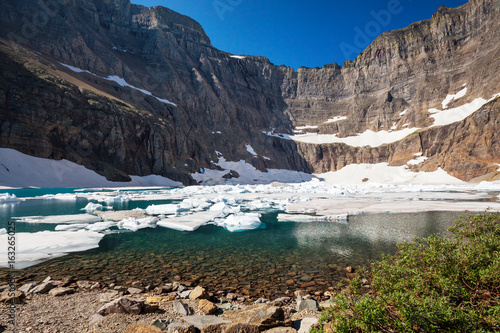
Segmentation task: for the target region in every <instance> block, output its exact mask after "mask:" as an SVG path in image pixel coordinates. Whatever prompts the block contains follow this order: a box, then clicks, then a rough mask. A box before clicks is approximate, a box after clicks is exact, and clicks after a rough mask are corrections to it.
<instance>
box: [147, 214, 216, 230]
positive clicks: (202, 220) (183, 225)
mask: <svg viewBox="0 0 500 333" xmlns="http://www.w3.org/2000/svg"><path fill="white" fill-rule="evenodd" d="M219 216H220V212H199V213H194V214H191V215H185V216H177V217H172V218H166V219H161V220H160V221H159V222H158V223H157V225H158V226H160V227H164V228H169V229H174V230H179V231H194V230H196V229H198V228H199V227H201V226H202V225H206V224H207V223H209V222H211V221H213V220H214V219H215V218H217V217H219Z"/></svg>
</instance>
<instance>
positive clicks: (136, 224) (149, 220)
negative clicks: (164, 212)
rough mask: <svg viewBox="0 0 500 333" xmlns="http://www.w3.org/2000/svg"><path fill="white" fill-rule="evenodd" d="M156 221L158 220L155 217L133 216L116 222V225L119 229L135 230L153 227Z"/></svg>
mask: <svg viewBox="0 0 500 333" xmlns="http://www.w3.org/2000/svg"><path fill="white" fill-rule="evenodd" d="M157 222H158V218H157V217H145V218H142V219H135V218H133V217H129V218H127V219H125V220H121V221H120V222H118V223H117V224H116V226H117V227H118V228H119V229H127V230H132V231H137V230H139V229H145V228H155V227H156V223H157Z"/></svg>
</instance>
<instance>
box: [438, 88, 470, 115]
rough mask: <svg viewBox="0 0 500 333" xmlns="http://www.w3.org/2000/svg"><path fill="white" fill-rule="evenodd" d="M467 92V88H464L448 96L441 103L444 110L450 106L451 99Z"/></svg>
mask: <svg viewBox="0 0 500 333" xmlns="http://www.w3.org/2000/svg"><path fill="white" fill-rule="evenodd" d="M466 93H467V88H463V89H462V90H460V91H459V92H457V93H456V94H453V95H448V96H446V98H445V99H444V101H443V102H442V103H441V105H442V106H443V110H444V109H446V108H447V107H448V104H450V102H451V101H453V100H455V99H459V98H462V97H464V96H465V94H466Z"/></svg>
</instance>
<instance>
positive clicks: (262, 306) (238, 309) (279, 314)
mask: <svg viewBox="0 0 500 333" xmlns="http://www.w3.org/2000/svg"><path fill="white" fill-rule="evenodd" d="M346 270H347V271H350V272H349V274H353V272H352V268H350V267H347V268H346ZM329 289H330V290H329V291H326V292H317V291H314V289H312V288H308V290H306V289H299V290H295V291H294V292H291V291H290V292H289V293H288V295H287V296H284V297H279V298H276V299H265V298H258V299H255V298H252V297H251V296H250V295H245V292H244V291H243V292H240V293H233V292H225V291H216V292H211V291H209V290H208V288H207V289H206V288H204V287H202V286H198V285H194V284H191V283H181V282H173V283H165V284H162V285H160V286H153V285H145V284H143V283H142V282H140V281H128V282H127V283H126V284H124V285H116V284H115V283H109V284H108V283H104V282H97V281H88V280H76V279H75V278H71V277H66V278H63V279H60V280H53V279H51V278H50V277H47V278H46V279H45V280H44V281H41V282H28V283H24V284H23V285H21V286H19V287H18V288H17V289H16V291H15V295H12V293H9V286H8V285H3V286H0V292H1V297H0V309H1V311H0V312H1V315H0V332H4V333H8V332H15V333H24V332H26V333H27V332H41V333H49V332H50V333H55V332H59V333H71V332H79V333H91V332H92V333H97V332H98V333H101V332H102V333H107V332H110V333H111V332H127V333H134V332H153V333H154V332H172V333H174V332H179V333H187V332H192V333H195V332H220V333H230V332H263V331H271V332H276V333H279V332H290V333H293V332H300V333H304V332H308V331H309V329H310V327H311V326H312V325H317V319H318V318H319V316H320V312H319V310H320V309H321V307H327V306H328V305H329V299H330V297H331V296H332V295H333V292H334V291H333V290H334V288H333V287H330V288H329ZM12 296H13V297H12ZM14 304H15V306H14ZM12 308H13V309H14V311H15V315H16V321H15V326H13V325H12V324H10V323H9V318H8V313H9V310H10V309H12Z"/></svg>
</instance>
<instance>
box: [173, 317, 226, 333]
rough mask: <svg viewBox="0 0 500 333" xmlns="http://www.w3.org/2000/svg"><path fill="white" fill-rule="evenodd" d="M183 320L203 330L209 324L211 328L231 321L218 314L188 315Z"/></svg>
mask: <svg viewBox="0 0 500 333" xmlns="http://www.w3.org/2000/svg"><path fill="white" fill-rule="evenodd" d="M182 320H183V321H185V322H186V323H188V324H190V325H192V326H194V327H196V328H197V329H199V330H201V331H203V329H204V328H206V327H208V326H210V327H211V328H215V326H221V325H223V324H230V323H231V322H230V321H229V320H226V319H223V318H220V317H217V316H188V317H183V318H182ZM169 330H170V326H169Z"/></svg>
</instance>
